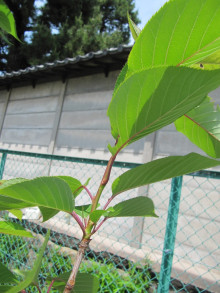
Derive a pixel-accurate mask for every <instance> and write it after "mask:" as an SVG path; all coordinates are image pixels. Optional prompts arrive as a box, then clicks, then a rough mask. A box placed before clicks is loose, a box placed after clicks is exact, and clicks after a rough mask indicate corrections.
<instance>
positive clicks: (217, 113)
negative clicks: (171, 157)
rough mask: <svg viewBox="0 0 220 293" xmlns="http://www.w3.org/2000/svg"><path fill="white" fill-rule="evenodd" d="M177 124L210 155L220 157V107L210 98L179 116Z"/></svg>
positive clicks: (177, 126) (178, 128)
mask: <svg viewBox="0 0 220 293" xmlns="http://www.w3.org/2000/svg"><path fill="white" fill-rule="evenodd" d="M175 125H176V129H177V130H178V131H180V132H182V133H183V134H184V135H186V136H187V137H188V138H189V139H190V140H191V141H192V142H193V143H194V144H196V145H197V146H198V147H199V148H201V149H202V150H203V151H204V152H206V153H207V154H208V155H209V156H211V157H214V158H220V107H219V106H217V107H215V105H214V103H212V102H211V101H210V98H206V99H205V101H204V102H203V103H201V104H200V105H199V106H197V107H196V108H194V109H193V110H191V111H190V112H189V113H187V114H186V115H184V116H183V117H181V118H179V119H178V120H177V121H176V122H175Z"/></svg>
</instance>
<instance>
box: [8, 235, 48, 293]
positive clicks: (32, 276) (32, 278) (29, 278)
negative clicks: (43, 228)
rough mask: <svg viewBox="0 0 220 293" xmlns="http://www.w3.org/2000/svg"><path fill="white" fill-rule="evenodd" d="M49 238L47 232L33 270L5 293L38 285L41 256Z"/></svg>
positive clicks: (14, 292) (13, 292) (12, 292)
mask: <svg viewBox="0 0 220 293" xmlns="http://www.w3.org/2000/svg"><path fill="white" fill-rule="evenodd" d="M49 236H50V231H49V230H48V231H47V235H46V237H45V240H44V243H43V244H42V246H41V248H40V250H39V253H38V256H37V259H36V260H35V262H34V264H33V268H32V270H30V271H28V272H27V273H26V274H25V275H26V276H25V279H24V280H23V281H22V282H20V283H19V284H18V285H16V286H14V287H12V288H11V289H10V290H8V291H7V293H17V292H20V291H21V290H23V289H25V288H26V287H28V286H29V285H31V284H38V275H39V272H40V268H41V262H42V259H43V255H44V251H45V249H46V246H47V242H48V240H49Z"/></svg>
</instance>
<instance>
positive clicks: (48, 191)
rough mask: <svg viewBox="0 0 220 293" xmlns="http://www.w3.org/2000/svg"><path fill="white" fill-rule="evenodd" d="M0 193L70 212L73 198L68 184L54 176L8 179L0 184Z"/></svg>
mask: <svg viewBox="0 0 220 293" xmlns="http://www.w3.org/2000/svg"><path fill="white" fill-rule="evenodd" d="M0 193H1V194H2V195H4V196H8V197H11V198H13V199H18V200H22V201H25V202H27V203H30V204H31V205H34V206H43V207H46V208H50V209H55V210H58V211H65V212H72V211H73V208H74V199H73V195H72V191H71V189H70V187H69V185H68V184H67V183H66V182H65V181H64V180H62V179H60V178H56V177H38V178H35V179H31V180H24V181H19V182H18V181H17V180H14V179H11V180H8V181H6V182H4V183H3V184H2V185H0Z"/></svg>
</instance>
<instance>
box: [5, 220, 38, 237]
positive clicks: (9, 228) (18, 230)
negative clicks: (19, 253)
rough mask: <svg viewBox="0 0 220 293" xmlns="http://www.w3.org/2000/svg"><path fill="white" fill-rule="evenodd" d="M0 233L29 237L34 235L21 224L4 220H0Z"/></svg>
mask: <svg viewBox="0 0 220 293" xmlns="http://www.w3.org/2000/svg"><path fill="white" fill-rule="evenodd" d="M0 233H3V234H10V235H17V236H24V237H31V238H32V237H34V236H33V235H32V234H31V232H28V231H26V230H25V229H24V228H23V227H22V226H21V225H19V224H17V223H12V222H6V221H0Z"/></svg>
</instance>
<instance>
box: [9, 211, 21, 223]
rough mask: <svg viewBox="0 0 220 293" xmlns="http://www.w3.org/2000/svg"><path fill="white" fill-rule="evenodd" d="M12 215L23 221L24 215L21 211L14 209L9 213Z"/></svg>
mask: <svg viewBox="0 0 220 293" xmlns="http://www.w3.org/2000/svg"><path fill="white" fill-rule="evenodd" d="M9 212H10V213H11V214H13V215H14V216H15V217H16V218H18V219H19V220H20V221H21V220H22V216H23V213H22V211H21V210H15V209H12V210H10V211H9Z"/></svg>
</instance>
